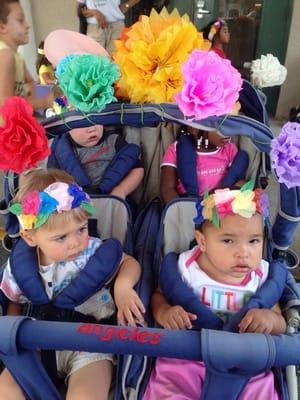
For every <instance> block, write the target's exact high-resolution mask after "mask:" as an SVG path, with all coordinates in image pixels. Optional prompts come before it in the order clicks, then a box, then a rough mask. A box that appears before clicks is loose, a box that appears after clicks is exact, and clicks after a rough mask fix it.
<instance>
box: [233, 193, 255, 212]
mask: <svg viewBox="0 0 300 400" xmlns="http://www.w3.org/2000/svg"><path fill="white" fill-rule="evenodd" d="M231 205H232V211H233V212H234V213H235V214H238V215H240V216H241V217H244V218H250V217H252V216H253V215H254V214H255V211H256V204H255V202H254V192H253V191H252V190H244V191H241V190H237V191H236V193H235V198H234V200H233V201H232V203H231Z"/></svg>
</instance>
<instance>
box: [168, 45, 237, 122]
mask: <svg viewBox="0 0 300 400" xmlns="http://www.w3.org/2000/svg"><path fill="white" fill-rule="evenodd" d="M182 71H183V77H184V85H183V88H182V90H181V91H180V92H179V93H178V94H177V95H176V96H175V99H176V102H177V103H178V106H179V108H180V110H181V111H182V112H183V114H184V115H185V116H187V117H193V118H195V119H199V120H200V119H204V118H206V117H209V116H212V115H223V114H227V113H230V112H231V111H232V109H233V107H234V105H235V102H236V101H237V100H238V98H239V91H240V90H241V87H242V79H241V75H240V73H239V72H238V71H237V70H236V69H235V68H234V67H232V65H231V63H230V61H229V60H226V59H223V58H221V57H219V56H218V55H217V54H216V53H215V52H214V51H201V50H194V51H193V52H192V53H191V54H190V56H189V58H188V60H187V61H186V62H185V63H184V64H183V65H182Z"/></svg>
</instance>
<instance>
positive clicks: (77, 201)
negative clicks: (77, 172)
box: [9, 182, 95, 229]
mask: <svg viewBox="0 0 300 400" xmlns="http://www.w3.org/2000/svg"><path fill="white" fill-rule="evenodd" d="M77 207H81V208H83V209H84V210H86V211H87V212H88V213H89V214H92V213H93V212H94V211H95V208H94V206H93V205H92V204H91V200H90V198H89V196H88V194H86V193H85V192H84V191H83V190H82V188H81V187H80V186H78V185H77V184H76V183H72V184H70V185H68V184H67V183H64V182H55V183H52V184H51V185H49V186H48V187H47V188H46V189H44V190H43V191H42V192H39V191H37V190H34V191H32V192H28V193H27V194H26V195H25V196H24V197H23V199H22V203H14V204H12V205H11V206H10V207H9V211H10V212H12V213H13V214H15V215H16V216H17V217H18V220H19V222H20V225H21V228H22V229H37V228H39V227H40V226H42V225H43V224H44V223H45V222H46V221H47V220H48V218H49V216H50V215H51V214H54V213H61V212H64V211H70V210H72V209H73V208H77Z"/></svg>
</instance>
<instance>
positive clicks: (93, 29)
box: [87, 24, 106, 48]
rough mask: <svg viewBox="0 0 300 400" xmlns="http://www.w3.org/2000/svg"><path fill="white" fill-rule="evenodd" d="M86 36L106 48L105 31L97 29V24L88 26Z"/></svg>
mask: <svg viewBox="0 0 300 400" xmlns="http://www.w3.org/2000/svg"><path fill="white" fill-rule="evenodd" d="M87 35H88V36H90V37H91V38H92V39H94V40H96V42H98V43H99V44H101V46H103V47H104V48H106V47H105V46H106V40H105V36H106V35H105V29H101V28H99V26H98V24H88V26H87Z"/></svg>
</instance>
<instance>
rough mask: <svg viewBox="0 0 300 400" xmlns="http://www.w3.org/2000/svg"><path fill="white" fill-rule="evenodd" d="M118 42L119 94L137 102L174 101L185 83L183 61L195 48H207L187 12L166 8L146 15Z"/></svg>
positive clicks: (115, 54) (116, 59)
mask: <svg viewBox="0 0 300 400" xmlns="http://www.w3.org/2000/svg"><path fill="white" fill-rule="evenodd" d="M115 44H116V51H115V53H114V54H113V58H114V60H115V61H116V62H117V64H118V65H119V67H120V70H121V78H120V80H119V82H118V84H117V93H116V94H117V96H118V97H122V98H127V99H129V100H131V101H132V102H135V103H145V102H151V103H162V102H172V101H174V95H175V94H176V93H177V92H178V91H179V90H180V89H181V87H182V85H183V76H182V72H181V64H182V63H183V62H184V61H185V60H186V59H187V57H188V55H189V54H190V52H191V51H192V50H193V49H196V48H197V49H203V48H204V47H205V45H204V40H203V38H202V34H201V33H199V32H198V31H197V28H196V27H195V26H194V25H193V24H192V23H191V22H190V20H189V17H188V16H187V15H184V16H183V17H181V16H180V15H179V13H178V11H177V10H176V9H175V10H173V11H172V12H171V13H170V14H169V13H168V11H167V10H166V9H165V8H164V9H163V10H162V11H161V13H160V14H158V13H157V12H156V11H155V10H154V9H153V10H152V11H151V14H150V16H149V17H148V16H146V15H142V16H141V17H140V19H139V21H138V22H136V23H135V24H133V25H132V27H131V28H130V29H129V30H126V32H125V33H124V34H123V35H122V38H121V40H117V41H116V42H115Z"/></svg>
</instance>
